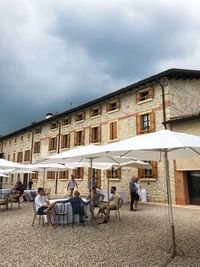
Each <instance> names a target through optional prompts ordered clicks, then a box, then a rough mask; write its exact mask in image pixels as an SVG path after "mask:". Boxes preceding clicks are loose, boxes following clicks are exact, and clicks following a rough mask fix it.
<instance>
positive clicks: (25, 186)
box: [23, 173, 28, 189]
mask: <svg viewBox="0 0 200 267" xmlns="http://www.w3.org/2000/svg"><path fill="white" fill-rule="evenodd" d="M23 186H24V189H27V186H28V173H25V174H24V179H23Z"/></svg>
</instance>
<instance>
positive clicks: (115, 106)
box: [106, 98, 120, 112]
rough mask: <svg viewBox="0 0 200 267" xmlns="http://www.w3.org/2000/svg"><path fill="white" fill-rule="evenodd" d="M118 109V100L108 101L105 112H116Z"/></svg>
mask: <svg viewBox="0 0 200 267" xmlns="http://www.w3.org/2000/svg"><path fill="white" fill-rule="evenodd" d="M119 109H120V101H119V98H117V99H115V100H113V101H110V102H109V103H107V105H106V111H107V112H111V111H117V110H119Z"/></svg>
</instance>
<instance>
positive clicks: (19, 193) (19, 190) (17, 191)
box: [12, 179, 24, 202]
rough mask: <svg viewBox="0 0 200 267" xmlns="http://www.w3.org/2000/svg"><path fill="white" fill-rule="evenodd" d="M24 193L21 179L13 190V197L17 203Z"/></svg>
mask: <svg viewBox="0 0 200 267" xmlns="http://www.w3.org/2000/svg"><path fill="white" fill-rule="evenodd" d="M23 193H24V186H23V184H22V182H21V180H20V179H18V180H17V182H16V184H15V186H14V188H13V189H12V197H13V198H15V199H16V201H17V202H19V198H20V197H21V196H22V195H23Z"/></svg>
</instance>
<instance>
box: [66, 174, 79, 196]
mask: <svg viewBox="0 0 200 267" xmlns="http://www.w3.org/2000/svg"><path fill="white" fill-rule="evenodd" d="M75 187H76V188H77V189H78V184H77V182H76V181H75V179H74V175H73V174H72V175H71V179H70V180H69V182H68V185H67V190H69V191H70V197H73V192H74V189H75Z"/></svg>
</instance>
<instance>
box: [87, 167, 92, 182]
mask: <svg viewBox="0 0 200 267" xmlns="http://www.w3.org/2000/svg"><path fill="white" fill-rule="evenodd" d="M91 174H92V169H91V168H88V181H90V180H91Z"/></svg>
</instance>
